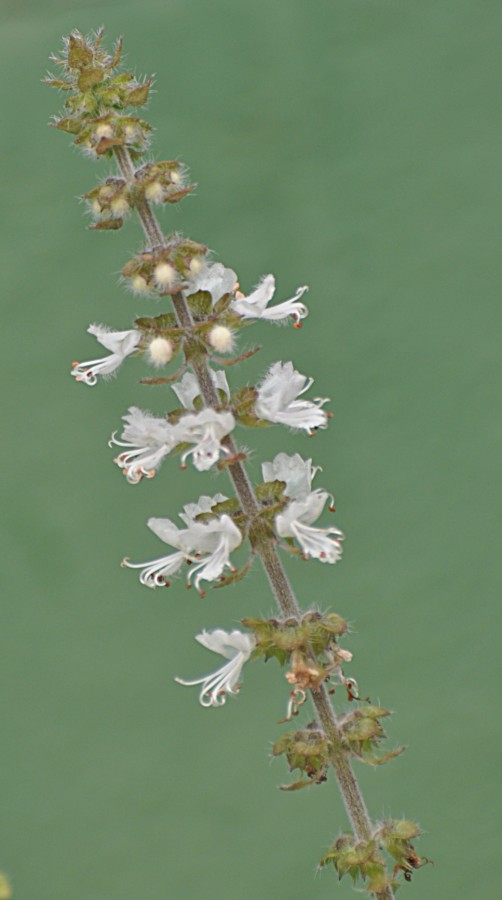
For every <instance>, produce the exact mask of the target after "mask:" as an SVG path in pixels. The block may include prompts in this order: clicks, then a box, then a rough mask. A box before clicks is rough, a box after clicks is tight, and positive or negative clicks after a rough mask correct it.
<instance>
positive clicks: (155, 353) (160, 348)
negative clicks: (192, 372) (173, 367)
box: [148, 337, 174, 369]
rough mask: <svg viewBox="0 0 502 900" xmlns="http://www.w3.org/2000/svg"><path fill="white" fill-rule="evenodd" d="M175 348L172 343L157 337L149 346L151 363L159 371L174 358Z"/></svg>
mask: <svg viewBox="0 0 502 900" xmlns="http://www.w3.org/2000/svg"><path fill="white" fill-rule="evenodd" d="M173 353H174V347H173V343H172V341H170V340H168V339H167V338H163V337H156V338H154V339H153V341H150V344H149V345H148V355H149V357H150V362H151V363H152V365H154V366H155V367H156V368H157V369H160V367H161V366H165V365H166V364H167V363H168V362H170V361H171V359H172V358H173Z"/></svg>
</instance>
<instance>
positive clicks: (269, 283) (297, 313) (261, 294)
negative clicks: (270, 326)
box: [230, 275, 308, 327]
mask: <svg viewBox="0 0 502 900" xmlns="http://www.w3.org/2000/svg"><path fill="white" fill-rule="evenodd" d="M306 291H308V287H307V285H303V287H300V288H298V290H297V292H296V294H295V295H294V297H291V299H290V300H285V301H284V302H283V303H278V304H277V305H276V306H271V307H270V308H268V303H269V301H270V300H271V299H272V297H273V296H274V293H275V278H274V276H273V275H265V276H264V277H263V278H262V279H261V281H260V283H259V284H258V285H257V286H256V287H255V289H254V291H252V292H251V294H248V296H247V297H244V296H242V297H237V298H236V299H235V300H232V302H231V304H230V307H231V309H233V310H234V311H235V312H236V313H238V314H239V315H240V316H242V318H243V319H268V320H269V321H271V322H281V321H284V319H287V318H288V316H292V317H293V319H294V320H295V325H296V326H297V327H298V326H299V325H300V323H301V320H302V319H305V318H306V316H308V309H307V307H306V306H305V305H304V304H303V303H300V298H301V297H303V295H304V294H305V292H306Z"/></svg>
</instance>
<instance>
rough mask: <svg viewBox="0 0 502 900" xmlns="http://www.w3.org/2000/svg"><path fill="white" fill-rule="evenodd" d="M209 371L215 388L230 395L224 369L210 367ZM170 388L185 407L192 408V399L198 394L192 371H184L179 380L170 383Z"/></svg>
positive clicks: (197, 386)
mask: <svg viewBox="0 0 502 900" xmlns="http://www.w3.org/2000/svg"><path fill="white" fill-rule="evenodd" d="M209 371H210V373H211V379H212V382H213V384H214V386H215V388H216V389H217V390H220V391H223V393H225V394H226V395H227V397H230V388H229V386H228V381H227V376H226V375H225V372H224V370H223V369H210V370H209ZM171 389H172V390H173V391H174V393H175V394H176V396H177V398H178V400H179V401H180V403H182V404H183V406H184V407H185V409H194V400H195V399H196V397H199V396H200V386H199V382H198V381H197V379H196V377H195V375H194V374H193V373H192V372H185V374H184V375H183V378H182V379H181V381H178V382H176V384H172V385H171Z"/></svg>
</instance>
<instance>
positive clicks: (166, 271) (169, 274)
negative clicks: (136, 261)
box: [153, 262, 176, 289]
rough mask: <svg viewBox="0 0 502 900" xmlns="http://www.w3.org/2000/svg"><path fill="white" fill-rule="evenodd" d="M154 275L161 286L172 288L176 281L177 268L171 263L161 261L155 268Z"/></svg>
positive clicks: (157, 283)
mask: <svg viewBox="0 0 502 900" xmlns="http://www.w3.org/2000/svg"><path fill="white" fill-rule="evenodd" d="M153 277H154V280H155V283H156V285H157V286H158V287H159V288H164V289H166V288H170V287H172V286H173V284H175V282H176V269H175V268H174V266H170V265H169V263H166V262H162V263H159V264H158V266H155V269H154V270H153Z"/></svg>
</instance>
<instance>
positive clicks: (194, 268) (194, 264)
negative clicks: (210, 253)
mask: <svg viewBox="0 0 502 900" xmlns="http://www.w3.org/2000/svg"><path fill="white" fill-rule="evenodd" d="M202 265H203V263H202V260H201V258H200V257H199V256H193V257H192V259H191V260H190V265H189V266H188V268H189V269H190V274H191V275H198V274H199V272H200V270H201V269H202Z"/></svg>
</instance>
